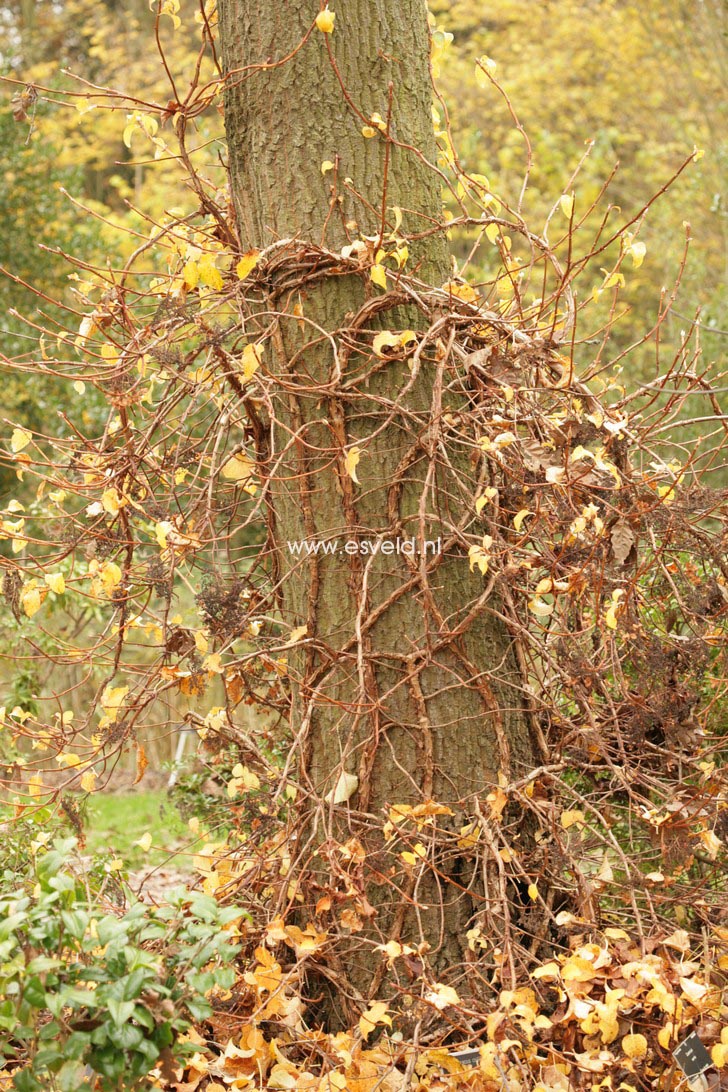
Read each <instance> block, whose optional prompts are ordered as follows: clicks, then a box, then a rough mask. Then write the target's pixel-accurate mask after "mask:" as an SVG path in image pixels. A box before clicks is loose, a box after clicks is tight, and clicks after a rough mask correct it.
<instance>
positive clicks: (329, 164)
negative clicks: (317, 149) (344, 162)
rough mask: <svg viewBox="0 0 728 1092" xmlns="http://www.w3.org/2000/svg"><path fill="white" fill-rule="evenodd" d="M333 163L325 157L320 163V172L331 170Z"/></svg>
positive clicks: (324, 172)
mask: <svg viewBox="0 0 728 1092" xmlns="http://www.w3.org/2000/svg"><path fill="white" fill-rule="evenodd" d="M335 166H336V164H335V163H332V162H331V160H330V159H325V160H324V161H323V163H322V164H321V174H326V173H327V172H328V171H333V169H334V167H335Z"/></svg>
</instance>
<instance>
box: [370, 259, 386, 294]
mask: <svg viewBox="0 0 728 1092" xmlns="http://www.w3.org/2000/svg"><path fill="white" fill-rule="evenodd" d="M369 276H370V277H371V279H372V280H373V281H374V283H375V284H378V285H379V287H380V288H385V289H386V287H387V273H386V270H385V268H384V266H383V265H380V264H379V263H377V264H376V265H373V266H372V268H371V271H370V273H369Z"/></svg>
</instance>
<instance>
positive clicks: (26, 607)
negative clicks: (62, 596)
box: [20, 580, 48, 618]
mask: <svg viewBox="0 0 728 1092" xmlns="http://www.w3.org/2000/svg"><path fill="white" fill-rule="evenodd" d="M47 594H48V590H47V588H43V587H39V586H38V585H37V584H36V582H35V580H29V581H28V583H27V584H23V587H22V588H21V589H20V605H21V607H22V608H23V613H24V614H26V615H27V616H28V618H32V617H33V615H34V614H37V613H38V611H39V610H40V608H41V607H42V605H43V600H44V599H45V597H46V595H47Z"/></svg>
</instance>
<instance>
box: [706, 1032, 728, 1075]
mask: <svg viewBox="0 0 728 1092" xmlns="http://www.w3.org/2000/svg"><path fill="white" fill-rule="evenodd" d="M724 1030H725V1029H724ZM710 1057H711V1058H712V1059H713V1065H714V1066H715V1067H716V1068H717V1069H723V1068H724V1067H725V1066H727V1065H728V1044H726V1043H716V1044H715V1046H714V1047H713V1048H712V1049H711V1051H710Z"/></svg>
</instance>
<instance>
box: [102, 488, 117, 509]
mask: <svg viewBox="0 0 728 1092" xmlns="http://www.w3.org/2000/svg"><path fill="white" fill-rule="evenodd" d="M101 507H102V508H103V510H104V512H108V514H109V515H110V516H117V515H118V514H119V509H120V508H121V498H120V496H119V494H118V492H117V490H116V489H114V488H113V486H112V487H111V489H105V490H104V491H103V493H102V494H101Z"/></svg>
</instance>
